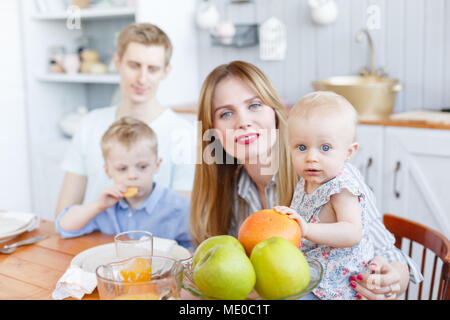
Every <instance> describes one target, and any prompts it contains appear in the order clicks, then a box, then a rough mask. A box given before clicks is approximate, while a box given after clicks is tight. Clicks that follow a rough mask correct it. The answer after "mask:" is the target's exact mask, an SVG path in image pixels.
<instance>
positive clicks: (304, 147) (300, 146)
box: [297, 144, 306, 151]
mask: <svg viewBox="0 0 450 320" xmlns="http://www.w3.org/2000/svg"><path fill="white" fill-rule="evenodd" d="M297 149H298V150H300V151H305V150H306V146H305V145H304V144H301V145H299V146H298V147H297Z"/></svg>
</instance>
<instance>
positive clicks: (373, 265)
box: [369, 262, 377, 268]
mask: <svg viewBox="0 0 450 320" xmlns="http://www.w3.org/2000/svg"><path fill="white" fill-rule="evenodd" d="M369 266H371V267H374V268H376V267H377V264H376V263H374V262H372V263H371V264H369Z"/></svg>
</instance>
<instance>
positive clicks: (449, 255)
mask: <svg viewBox="0 0 450 320" xmlns="http://www.w3.org/2000/svg"><path fill="white" fill-rule="evenodd" d="M383 222H384V225H385V226H386V228H387V229H388V230H389V231H390V232H392V233H393V234H394V236H395V246H396V247H397V248H399V249H400V250H401V246H402V238H407V239H409V240H411V242H410V244H409V256H410V257H411V254H412V245H413V242H417V243H419V244H421V245H422V246H423V247H424V248H423V253H422V267H421V273H422V274H423V273H424V267H425V258H426V249H429V250H431V251H432V252H433V253H434V254H435V257H434V264H433V275H432V278H431V285H430V295H429V299H430V300H431V297H432V293H433V288H434V278H435V275H436V263H437V259H438V257H439V258H440V259H441V261H442V270H441V277H440V280H439V289H438V297H437V299H438V300H450V286H449V283H450V242H449V240H448V239H447V238H446V237H445V236H444V235H443V234H441V233H439V232H437V231H436V230H433V229H431V228H429V227H426V226H424V225H422V224H419V223H417V222H414V221H410V220H407V219H404V218H401V217H397V216H394V215H391V214H385V215H384V216H383ZM422 286H423V282H422V283H420V286H419V295H418V300H422ZM405 300H408V290H406V293H405Z"/></svg>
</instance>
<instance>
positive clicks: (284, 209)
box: [273, 206, 308, 238]
mask: <svg viewBox="0 0 450 320" xmlns="http://www.w3.org/2000/svg"><path fill="white" fill-rule="evenodd" d="M273 210H275V211H276V212H278V213H281V214H286V215H288V216H289V218H291V219H292V220H295V221H297V223H298V224H299V225H300V229H301V230H302V237H303V238H305V237H306V234H307V232H308V223H307V222H306V220H305V219H303V217H302V216H300V215H299V214H298V213H297V212H296V211H295V210H294V209H291V208H289V207H284V206H277V207H274V208H273Z"/></svg>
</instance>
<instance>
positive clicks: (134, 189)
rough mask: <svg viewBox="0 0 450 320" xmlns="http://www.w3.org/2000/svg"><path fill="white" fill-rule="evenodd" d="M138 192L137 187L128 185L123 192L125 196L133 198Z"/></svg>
mask: <svg viewBox="0 0 450 320" xmlns="http://www.w3.org/2000/svg"><path fill="white" fill-rule="evenodd" d="M137 194H138V188H137V187H128V188H127V192H125V193H124V194H123V196H124V197H125V198H133V197H135V196H136V195H137Z"/></svg>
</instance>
